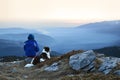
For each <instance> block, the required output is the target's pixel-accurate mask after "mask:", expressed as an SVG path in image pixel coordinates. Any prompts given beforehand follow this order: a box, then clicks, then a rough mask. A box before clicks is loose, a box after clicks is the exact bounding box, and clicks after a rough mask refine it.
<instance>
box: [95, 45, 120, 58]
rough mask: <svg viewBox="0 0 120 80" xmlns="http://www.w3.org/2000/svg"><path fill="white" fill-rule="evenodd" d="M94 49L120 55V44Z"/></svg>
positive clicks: (98, 51)
mask: <svg viewBox="0 0 120 80" xmlns="http://www.w3.org/2000/svg"><path fill="white" fill-rule="evenodd" d="M94 51H95V52H97V53H102V54H105V55H107V56H114V57H120V46H110V47H104V48H100V49H94Z"/></svg>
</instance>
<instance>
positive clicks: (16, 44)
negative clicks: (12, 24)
mask: <svg viewBox="0 0 120 80" xmlns="http://www.w3.org/2000/svg"><path fill="white" fill-rule="evenodd" d="M0 31H3V32H1V33H0V44H1V45H0V53H1V54H0V56H9V55H15V56H23V55H24V51H23V45H24V42H25V41H26V40H27V37H28V35H29V33H32V34H33V35H34V36H35V40H36V41H37V42H38V44H39V47H40V51H41V50H42V48H43V47H44V46H52V45H53V44H54V42H55V41H54V39H53V38H52V37H50V36H47V35H44V34H41V33H38V32H37V31H36V32H35V31H34V30H33V31H29V30H27V29H19V28H15V29H14V28H11V29H9V28H8V29H0ZM11 31H12V32H11ZM28 31H29V32H28Z"/></svg>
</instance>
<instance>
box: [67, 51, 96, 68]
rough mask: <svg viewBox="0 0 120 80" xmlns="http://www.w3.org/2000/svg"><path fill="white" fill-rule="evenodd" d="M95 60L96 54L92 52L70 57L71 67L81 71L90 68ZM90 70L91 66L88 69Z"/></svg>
mask: <svg viewBox="0 0 120 80" xmlns="http://www.w3.org/2000/svg"><path fill="white" fill-rule="evenodd" d="M95 58H96V56H95V53H94V52H93V51H92V50H89V51H86V52H83V53H78V54H75V55H72V56H70V59H69V65H70V67H71V68H72V69H73V70H80V69H83V68H85V67H87V66H89V65H90V64H91V63H92V62H93V61H94V60H95ZM92 67H93V66H92ZM89 68H91V66H89V67H88V70H89Z"/></svg>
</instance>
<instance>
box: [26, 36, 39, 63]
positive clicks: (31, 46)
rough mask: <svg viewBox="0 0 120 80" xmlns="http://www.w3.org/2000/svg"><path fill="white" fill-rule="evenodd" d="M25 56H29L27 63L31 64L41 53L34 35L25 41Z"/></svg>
mask: <svg viewBox="0 0 120 80" xmlns="http://www.w3.org/2000/svg"><path fill="white" fill-rule="evenodd" d="M24 51H25V55H26V56H27V58H26V61H27V62H28V63H29V62H31V60H32V58H33V57H35V56H36V53H37V52H38V51H39V47H38V44H37V41H36V40H35V39H34V35H33V34H29V35H28V40H27V41H25V45H24Z"/></svg>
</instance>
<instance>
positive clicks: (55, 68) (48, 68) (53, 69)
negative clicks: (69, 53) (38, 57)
mask: <svg viewBox="0 0 120 80" xmlns="http://www.w3.org/2000/svg"><path fill="white" fill-rule="evenodd" d="M44 70H45V71H50V72H51V71H57V70H59V68H58V63H56V62H55V63H53V64H52V65H51V66H49V67H46V68H45V69H44Z"/></svg>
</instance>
